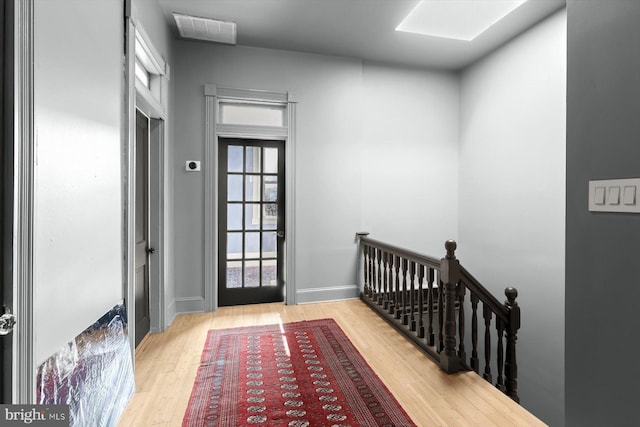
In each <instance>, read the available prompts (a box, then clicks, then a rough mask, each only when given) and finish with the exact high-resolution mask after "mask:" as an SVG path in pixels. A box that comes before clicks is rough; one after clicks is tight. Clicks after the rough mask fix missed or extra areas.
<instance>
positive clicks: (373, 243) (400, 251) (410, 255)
mask: <svg viewBox="0 0 640 427" xmlns="http://www.w3.org/2000/svg"><path fill="white" fill-rule="evenodd" d="M360 242H361V243H362V244H364V245H367V246H370V247H373V248H376V249H381V250H383V251H385V252H388V253H393V254H394V255H398V256H400V257H402V258H404V259H406V260H407V261H413V262H416V263H420V264H423V265H428V266H430V267H433V268H440V260H439V259H437V258H433V257H430V256H428V255H424V254H421V253H419V252H414V251H412V250H410V249H405V248H401V247H400V246H395V245H392V244H389V243H386V242H381V241H380V240H375V239H372V238H370V237H360Z"/></svg>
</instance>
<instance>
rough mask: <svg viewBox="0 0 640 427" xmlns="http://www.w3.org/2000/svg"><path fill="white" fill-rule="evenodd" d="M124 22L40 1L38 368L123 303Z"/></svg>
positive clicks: (111, 9) (102, 8) (87, 6)
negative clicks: (109, 311)
mask: <svg viewBox="0 0 640 427" xmlns="http://www.w3.org/2000/svg"><path fill="white" fill-rule="evenodd" d="M122 14H123V6H122V1H119V0H108V1H105V0H89V1H87V0H56V1H48V0H36V1H35V18H34V28H35V44H34V46H35V63H34V67H35V95H34V97H35V111H34V114H35V133H36V153H35V156H36V167H35V213H34V215H35V220H34V221H35V242H34V260H35V261H34V262H35V272H34V313H35V315H34V317H35V319H34V331H35V350H34V353H35V362H36V364H37V365H39V364H40V363H42V362H43V361H44V360H45V359H46V358H48V357H49V356H50V355H52V354H53V353H55V352H56V351H57V350H58V349H59V348H60V347H61V346H63V345H65V344H66V343H67V342H68V341H70V340H72V339H73V338H74V337H75V336H76V335H78V334H79V333H80V332H82V331H83V330H84V329H85V328H87V327H88V326H90V325H91V324H92V323H93V322H95V321H96V320H97V319H98V318H100V317H101V316H102V315H103V314H105V313H106V312H107V311H108V310H109V309H110V308H111V307H113V306H114V305H116V304H117V303H118V302H119V301H120V300H121V299H122V297H123V295H122V290H123V287H122V283H123V275H122V257H123V249H122V226H123V224H122V218H123V209H122V180H121V175H122V171H121V165H122V164H121V162H122V157H121V154H122V153H121V151H122V150H121V148H122V139H121V138H122V131H121V129H122V108H123V102H122V96H121V94H122V55H123V19H122ZM79 35H81V36H79Z"/></svg>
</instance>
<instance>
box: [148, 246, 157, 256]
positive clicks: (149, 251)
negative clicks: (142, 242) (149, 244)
mask: <svg viewBox="0 0 640 427" xmlns="http://www.w3.org/2000/svg"><path fill="white" fill-rule="evenodd" d="M155 251H156V250H155V249H154V248H147V253H148V254H149V255H151V254H153V253H154V252H155Z"/></svg>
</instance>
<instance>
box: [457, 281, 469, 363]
mask: <svg viewBox="0 0 640 427" xmlns="http://www.w3.org/2000/svg"><path fill="white" fill-rule="evenodd" d="M457 290H458V292H457V294H458V337H459V343H458V357H460V359H462V360H463V361H466V360H467V352H466V351H465V348H464V328H465V319H464V294H465V286H464V284H463V283H458V289H457Z"/></svg>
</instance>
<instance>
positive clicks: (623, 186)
mask: <svg viewBox="0 0 640 427" xmlns="http://www.w3.org/2000/svg"><path fill="white" fill-rule="evenodd" d="M639 189H640V178H627V179H605V180H595V181H589V211H591V212H627V213H640V203H638V201H639V200H640V197H639V195H638V191H639Z"/></svg>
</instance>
